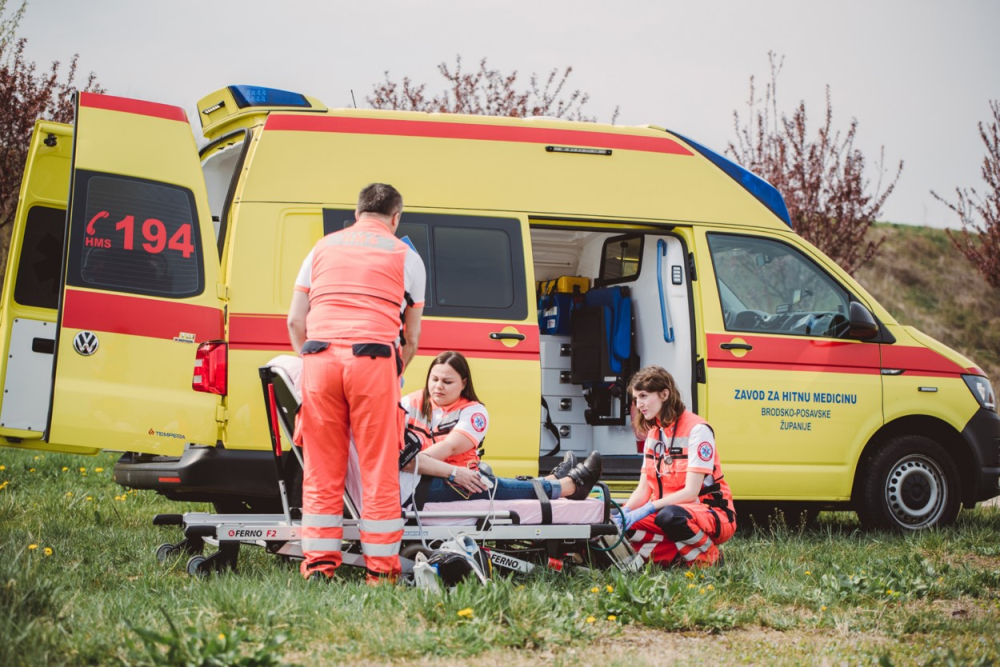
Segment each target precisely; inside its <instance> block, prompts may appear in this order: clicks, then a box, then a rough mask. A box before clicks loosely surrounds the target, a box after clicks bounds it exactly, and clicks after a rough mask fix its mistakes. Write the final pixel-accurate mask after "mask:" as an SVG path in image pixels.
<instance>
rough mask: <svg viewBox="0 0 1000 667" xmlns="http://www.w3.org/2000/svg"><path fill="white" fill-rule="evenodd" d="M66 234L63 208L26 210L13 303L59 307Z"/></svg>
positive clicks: (37, 306)
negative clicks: (60, 273)
mask: <svg viewBox="0 0 1000 667" xmlns="http://www.w3.org/2000/svg"><path fill="white" fill-rule="evenodd" d="M65 233H66V211H64V210H63V209H60V208H50V207H48V206H34V207H32V208H31V210H30V211H28V219H27V221H26V223H25V225H24V241H22V242H21V255H20V257H19V258H18V263H17V278H15V281H14V301H17V302H18V303H19V304H21V305H22V306H34V307H36V308H50V309H52V310H55V309H56V308H58V307H59V269H60V267H61V265H62V254H63V236H64V235H65Z"/></svg>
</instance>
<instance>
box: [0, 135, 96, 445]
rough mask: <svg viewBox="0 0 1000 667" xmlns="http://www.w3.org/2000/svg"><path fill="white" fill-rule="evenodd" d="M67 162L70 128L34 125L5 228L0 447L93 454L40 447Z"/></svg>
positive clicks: (63, 230)
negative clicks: (7, 239)
mask: <svg viewBox="0 0 1000 667" xmlns="http://www.w3.org/2000/svg"><path fill="white" fill-rule="evenodd" d="M72 157H73V128H72V126H70V125H66V124H63V123H52V122H48V121H38V122H37V123H35V131H34V134H33V135H32V137H31V145H30V147H29V150H28V160H27V163H26V164H25V169H24V177H23V179H22V181H21V190H20V196H19V198H18V207H17V212H16V214H15V215H14V220H13V222H12V225H11V238H10V254H9V257H8V262H7V274H6V278H5V280H4V283H3V297H2V298H3V301H2V305H0V331H2V334H0V335H2V336H3V338H2V341H3V354H2V356H0V378H2V381H3V393H2V394H0V438H2V439H0V444H4V445H12V446H18V445H19V446H23V447H30V448H32V449H46V450H61V451H70V452H76V453H81V454H95V453H97V451H98V450H96V449H94V448H93V447H82V448H81V447H72V446H62V447H57V446H52V445H50V444H49V443H45V442H43V441H42V436H43V435H44V432H45V425H46V423H47V421H48V416H49V399H50V397H51V394H52V368H53V359H54V358H55V342H56V340H55V339H56V319H57V315H58V312H59V311H58V309H59V294H60V278H59V267H60V266H61V263H62V256H63V239H64V238H65V234H66V202H67V199H68V197H69V176H70V163H71V160H72Z"/></svg>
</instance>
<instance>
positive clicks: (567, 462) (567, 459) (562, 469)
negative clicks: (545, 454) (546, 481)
mask: <svg viewBox="0 0 1000 667" xmlns="http://www.w3.org/2000/svg"><path fill="white" fill-rule="evenodd" d="M576 464H577V461H576V454H574V453H573V452H571V451H570V452H566V454H565V456H563V460H562V463H560V464H559V465H557V466H556V467H555V468H553V469H552V472H551V473H549V474H551V475H552V476H553V477H555V478H556V479H562V478H563V477H565V476H566V475H567V474H569V471H570V470H572V469H573V468H575V467H576Z"/></svg>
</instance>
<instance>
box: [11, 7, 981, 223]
mask: <svg viewBox="0 0 1000 667" xmlns="http://www.w3.org/2000/svg"><path fill="white" fill-rule="evenodd" d="M15 3H16V0H9V2H8V8H9V7H10V6H11V5H14V4H15ZM998 26H1000V2H998V1H997V0H952V1H951V2H943V1H942V2H931V1H930V0H891V1H878V0H868V1H865V2H861V1H857V0H841V1H839V2H818V1H811V0H752V1H749V2H746V1H744V2H738V1H732V0H716V1H709V2H698V1H696V0H688V1H685V2H680V1H673V0H671V1H667V0H663V1H660V2H652V1H637V2H627V1H624V0H623V1H620V2H615V3H611V2H596V1H592V0H574V1H567V0H536V1H535V2H530V3H528V2H518V1H516V0H504V1H500V2H497V1H493V0H491V1H483V2H476V1H474V0H463V1H459V0H413V1H409V2H407V1H403V0H393V1H386V2H379V1H377V0H369V1H367V2H360V1H356V2H350V3H347V2H334V1H332V0H330V1H326V2H323V1H320V0H309V1H307V0H301V1H296V0H284V1H280V2H278V1H275V0H267V1H260V0H243V1H239V2H237V1H229V0H211V1H206V0H202V1H199V2H191V1H188V0H170V1H167V0H158V1H146V0H141V1H140V0H129V1H125V0H29V4H28V10H27V14H26V16H25V18H24V20H23V22H22V24H21V30H20V35H21V36H22V37H26V38H27V39H28V48H27V53H28V57H29V58H31V59H32V60H34V61H36V62H37V63H38V64H39V65H40V66H47V65H48V64H49V63H50V62H51V61H53V60H60V61H63V62H64V63H65V62H66V61H68V60H69V58H70V57H71V56H72V55H73V54H74V53H78V54H80V69H81V71H82V73H83V74H84V75H85V74H86V73H87V72H90V71H93V72H96V73H97V75H98V78H99V81H100V83H101V84H102V85H103V86H104V87H105V88H106V89H107V91H108V92H109V93H110V94H114V95H121V96H126V97H135V98H139V99H145V100H151V101H156V102H163V103H167V104H174V105H178V106H183V107H185V108H187V109H189V110H191V109H193V107H194V103H195V102H196V101H197V100H198V99H199V98H201V97H203V96H204V95H207V94H208V93H210V92H212V91H214V90H217V89H219V88H222V87H223V86H226V85H229V84H253V85H263V86H271V87H277V88H284V89H287V90H293V91H296V92H301V93H305V94H307V95H311V96H313V97H316V98H318V99H320V100H322V101H323V102H324V103H325V104H327V105H328V106H331V107H337V106H349V105H350V104H351V90H352V89H353V91H354V94H355V97H356V98H357V102H358V105H359V106H365V101H364V100H365V97H366V96H367V95H368V94H369V93H370V92H371V90H372V87H373V85H374V84H375V83H376V82H378V81H380V80H381V79H382V78H383V72H385V71H386V70H388V71H389V72H390V74H391V76H392V78H394V79H401V78H402V77H403V76H409V77H410V78H411V79H413V80H415V81H417V82H427V83H429V84H430V85H429V86H428V90H429V91H431V92H436V91H437V90H439V89H440V88H442V87H443V85H442V84H443V81H444V80H443V79H441V78H440V76H439V75H438V74H437V72H436V66H437V64H438V63H441V62H443V61H448V62H453V61H454V58H455V56H456V55H457V54H460V55H461V56H462V57H463V60H464V61H465V62H466V63H467V64H468V65H469V66H474V65H475V63H476V62H477V61H478V60H479V59H480V58H482V57H487V58H488V59H489V63H490V65H492V66H494V67H497V68H499V69H500V70H502V71H504V72H508V71H511V70H517V71H518V72H519V74H520V75H521V76H522V77H523V79H524V82H525V83H527V78H528V76H529V75H530V74H531V73H532V72H538V73H540V74H541V73H547V72H548V71H549V70H551V69H552V68H554V67H564V66H567V65H571V66H572V67H573V70H574V71H573V75H572V77H571V79H570V83H571V84H572V85H573V87H576V88H580V89H581V90H583V91H586V92H588V93H589V94H590V96H591V101H590V103H589V105H588V107H587V110H589V112H590V113H591V114H592V115H596V116H597V117H598V119H599V120H602V121H608V120H610V117H611V114H612V111H613V109H614V107H615V106H616V105H617V106H620V108H621V114H620V116H619V118H618V122H619V124H626V125H638V124H645V123H652V124H655V125H661V126H664V127H667V128H669V129H671V130H674V131H677V132H680V133H681V134H684V135H686V136H689V137H691V138H692V139H696V140H697V141H699V142H701V143H703V144H706V145H708V146H711V147H713V148H715V149H716V150H719V151H720V152H721V151H722V150H723V149H724V148H725V147H726V144H727V142H729V141H731V140H732V139H733V138H734V130H733V118H732V114H733V111H734V110H735V109H740V110H742V109H743V108H744V106H743V105H744V104H745V102H746V99H747V94H748V81H749V77H750V76H751V75H752V74H756V75H757V79H758V81H759V82H760V81H762V80H763V79H765V78H766V77H767V74H768V58H767V53H768V51H772V50H773V51H775V52H776V53H778V54H783V55H784V56H785V65H784V70H783V72H782V74H781V77H780V79H779V95H780V99H779V103H780V105H781V106H782V107H783V108H784V109H786V110H789V111H790V110H791V109H792V107H793V106H794V105H795V104H796V103H797V102H798V101H799V100H805V102H806V106H807V111H809V112H810V117H811V119H812V127H813V128H815V127H816V123H818V121H820V120H821V119H822V114H823V104H824V90H825V86H826V84H829V85H830V87H831V93H832V96H833V108H834V124H835V126H836V127H839V128H843V129H846V127H847V125H848V123H849V122H850V119H851V118H852V117H854V118H857V119H858V121H859V132H858V140H857V145H858V147H860V148H861V149H862V150H864V152H865V154H866V155H867V156H868V158H869V160H870V162H874V160H875V159H876V158H877V156H878V149H879V147H880V146H884V147H885V154H886V162H887V164H889V165H894V164H895V163H897V162H898V161H899V160H900V159H902V160H903V161H904V162H905V167H904V170H903V175H902V178H901V179H900V182H899V185H898V186H897V189H896V191H895V192H894V193H893V194H892V196H891V197H890V198H889V200H888V202H887V204H886V206H885V209H884V212H883V216H882V217H883V219H885V220H889V221H892V222H906V223H913V224H926V225H934V226H954V225H955V224H956V221H955V219H954V217H953V215H952V214H951V213H950V212H949V211H948V210H947V209H945V208H944V206H942V205H941V204H940V203H938V202H936V201H935V200H934V199H933V198H932V197H931V195H930V192H929V191H930V190H931V189H934V190H936V191H937V192H939V193H942V194H947V195H951V194H952V193H953V191H954V188H955V187H956V186H976V187H978V186H980V185H981V183H982V181H981V177H980V174H979V170H980V164H981V162H982V159H983V156H984V151H985V149H984V146H983V144H982V141H981V140H980V138H979V135H978V130H977V123H978V122H980V121H985V120H987V119H988V116H989V100H991V99H998V98H1000V39H998V37H997V27H998ZM190 113H191V111H189V114H190ZM872 167H874V165H872ZM869 175H870V176H871V178H872V179H873V181H874V180H875V179H876V178H877V173H876V172H875V171H874V168H872V169H870V170H869Z"/></svg>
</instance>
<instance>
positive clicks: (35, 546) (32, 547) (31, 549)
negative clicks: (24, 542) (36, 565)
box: [28, 544, 38, 551]
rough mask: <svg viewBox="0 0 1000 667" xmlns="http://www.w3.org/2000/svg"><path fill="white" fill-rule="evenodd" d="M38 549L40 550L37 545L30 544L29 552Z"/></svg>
mask: <svg viewBox="0 0 1000 667" xmlns="http://www.w3.org/2000/svg"><path fill="white" fill-rule="evenodd" d="M37 548H38V545H37V544H29V545H28V551H34V550H35V549H37Z"/></svg>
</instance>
